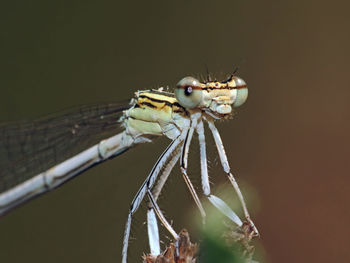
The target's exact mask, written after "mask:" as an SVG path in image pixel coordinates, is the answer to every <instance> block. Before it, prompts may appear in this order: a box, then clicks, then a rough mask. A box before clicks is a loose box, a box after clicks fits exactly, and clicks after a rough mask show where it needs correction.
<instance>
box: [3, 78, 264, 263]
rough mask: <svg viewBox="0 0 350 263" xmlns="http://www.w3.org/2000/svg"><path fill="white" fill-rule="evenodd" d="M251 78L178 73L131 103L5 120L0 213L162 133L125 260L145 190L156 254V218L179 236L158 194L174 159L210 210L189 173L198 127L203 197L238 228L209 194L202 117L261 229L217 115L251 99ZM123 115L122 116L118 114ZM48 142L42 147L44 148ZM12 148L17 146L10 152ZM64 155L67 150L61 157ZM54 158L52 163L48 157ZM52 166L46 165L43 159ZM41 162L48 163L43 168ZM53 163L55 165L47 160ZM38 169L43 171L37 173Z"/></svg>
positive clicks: (137, 197) (221, 116)
mask: <svg viewBox="0 0 350 263" xmlns="http://www.w3.org/2000/svg"><path fill="white" fill-rule="evenodd" d="M247 96H248V89H247V85H246V83H245V82H244V81H243V80H242V79H241V78H239V77H237V76H234V75H231V76H230V77H229V78H228V79H227V80H225V81H221V82H220V81H210V80H208V81H206V82H200V81H199V80H197V79H196V78H193V77H185V78H183V79H181V80H180V81H179V82H178V83H177V85H176V88H175V92H174V93H170V92H168V91H164V90H163V89H162V88H160V89H157V90H154V89H152V90H144V91H137V92H135V96H134V98H133V99H131V101H130V103H129V104H128V105H127V106H121V105H119V104H106V105H97V106H87V107H83V108H80V109H79V111H76V112H75V113H69V114H66V115H62V116H60V117H52V118H48V119H44V120H39V121H34V122H24V123H20V124H8V125H2V126H0V157H1V160H0V168H1V169H0V215H1V214H5V213H7V212H8V211H10V210H11V209H13V208H15V207H16V206H18V205H20V204H22V203H24V202H25V201H28V200H30V199H32V198H34V197H36V196H38V195H40V194H42V193H45V192H47V191H50V190H52V189H54V188H56V187H58V186H60V185H61V184H63V183H64V182H66V181H68V180H70V179H72V178H73V177H75V176H77V175H78V174H80V173H82V172H84V171H85V170H87V169H89V168H91V167H92V166H94V165H96V164H98V163H101V162H103V161H105V160H108V159H110V158H112V157H115V156H118V155H120V154H121V153H123V152H125V151H126V150H128V149H130V148H132V147H133V146H135V145H137V144H141V143H146V142H151V141H152V140H153V139H154V138H156V137H159V136H163V135H165V136H166V137H168V138H169V139H170V140H171V143H170V144H169V146H168V147H167V148H166V149H165V151H164V152H163V153H162V154H161V156H160V157H159V158H158V160H157V162H156V163H155V165H154V167H153V169H152V171H151V172H150V174H149V175H148V176H147V178H146V179H145V181H144V183H143V184H142V186H141V187H140V189H139V190H138V192H137V194H136V195H135V197H134V200H133V201H132V203H131V207H130V211H129V214H128V218H127V223H126V226H125V233H124V239H123V249H122V262H123V263H126V262H127V250H128V242H129V235H130V227H131V221H132V217H133V215H134V213H135V212H136V211H137V209H138V208H139V206H140V204H141V202H142V200H143V199H144V197H145V196H146V195H147V196H148V198H149V201H150V206H149V209H148V211H147V225H148V235H149V243H150V250H151V254H154V255H157V254H160V246H159V234H158V223H157V217H158V219H159V220H160V221H161V222H162V224H163V225H164V226H165V227H166V228H167V230H168V231H169V232H170V233H171V234H172V235H173V237H174V238H175V239H177V238H178V236H177V234H176V232H175V231H174V230H173V228H172V227H171V225H170V224H169V223H168V222H167V220H166V219H165V217H164V215H163V214H162V212H161V210H160V208H159V207H158V204H157V199H158V196H159V194H160V192H161V190H162V187H163V185H164V183H165V182H166V180H167V178H168V176H169V174H170V172H171V171H172V169H173V167H174V165H175V164H176V163H177V162H178V161H179V163H180V167H181V172H182V175H183V178H184V180H185V182H186V185H187V187H188V189H189V191H190V192H191V195H192V197H193V199H194V201H195V203H196V205H197V207H198V209H199V210H200V213H201V215H202V217H203V218H205V216H206V214H205V211H204V209H203V206H202V204H201V201H200V199H199V197H198V195H197V193H196V191H195V188H194V187H193V185H192V183H191V181H190V178H189V177H188V174H187V166H188V153H189V147H190V144H191V140H192V137H193V134H194V133H195V132H196V133H197V134H198V139H199V147H200V167H201V183H202V191H203V194H204V196H206V197H207V198H208V200H209V201H210V202H211V203H212V204H213V205H214V206H215V207H216V208H217V209H218V210H219V211H220V212H221V213H223V214H224V215H226V216H227V217H228V218H229V219H230V220H231V221H232V222H234V223H235V224H237V225H238V226H241V225H242V221H241V219H240V218H239V217H238V216H237V215H236V213H235V212H234V211H233V210H232V209H231V208H229V206H228V205H227V204H226V203H225V202H224V201H223V200H222V199H220V198H219V197H217V196H215V195H213V194H211V190H210V185H209V177H208V168H207V157H206V144H205V135H204V123H207V124H208V126H209V129H210V131H211V133H212V135H213V138H214V141H215V145H216V148H217V151H218V155H219V157H220V161H221V165H222V167H223V170H224V172H225V174H226V176H227V178H228V179H229V181H230V182H231V184H232V186H233V187H234V189H235V191H236V193H237V195H238V198H239V200H240V203H241V205H242V208H243V211H244V215H245V218H246V221H248V222H249V224H250V225H251V226H252V228H253V229H254V231H255V233H256V234H257V233H258V231H257V229H256V227H255V226H254V224H253V222H252V221H251V219H250V216H249V213H248V209H247V207H246V204H245V201H244V198H243V195H242V193H241V191H240V189H239V186H238V184H237V182H236V180H235V178H234V176H233V175H232V173H231V169H230V166H229V163H228V160H227V156H226V153H225V150H224V146H223V143H222V140H221V137H220V134H219V132H218V130H217V128H216V127H215V124H214V122H215V120H218V119H229V118H230V117H231V116H232V114H233V112H234V110H235V108H237V107H239V106H241V105H242V104H243V103H244V102H245V101H246V99H247ZM120 115H121V116H120ZM120 123H121V126H122V128H123V131H122V132H120V133H117V134H116V135H115V133H114V135H113V136H111V137H109V138H107V139H104V140H101V141H99V142H98V143H97V144H95V145H93V146H91V147H89V148H88V149H86V150H84V151H81V152H79V153H77V154H75V155H74V156H70V157H67V158H66V157H65V156H64V153H66V152H67V147H66V146H65V145H64V141H65V140H67V138H68V140H69V141H70V144H73V146H74V145H82V144H83V143H85V144H86V142H87V141H89V137H90V136H91V134H92V133H91V131H93V133H94V134H95V135H96V134H100V135H106V134H107V131H110V132H115V130H114V129H115V128H116V126H117V125H120ZM41 144H43V146H41ZM13 149H15V150H13ZM61 154H62V156H61ZM51 159H54V160H55V161H54V162H51ZM43 160H45V161H46V162H47V163H46V164H45V165H46V166H48V165H49V166H48V167H41V165H36V163H39V162H40V163H42V162H43ZM45 165H44V166H45ZM50 165H51V166H50ZM39 169H42V170H40V172H38V173H36V171H37V170H38V171H39Z"/></svg>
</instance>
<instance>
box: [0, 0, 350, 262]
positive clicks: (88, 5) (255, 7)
mask: <svg viewBox="0 0 350 263" xmlns="http://www.w3.org/2000/svg"><path fill="white" fill-rule="evenodd" d="M349 8H350V6H349V4H348V2H346V1H343V2H342V1H332V2H329V1H301V0H297V1H239V0H236V1H128V2H127V1H104V0H102V1H98V2H97V1H39V0H34V1H7V2H6V3H2V5H1V9H0V21H1V22H0V38H1V39H0V70H1V71H0V91H1V93H0V94H1V95H0V120H1V122H6V121H15V120H22V119H35V118H38V117H41V116H43V115H45V114H48V113H51V112H56V111H59V110H62V109H66V108H69V107H72V106H75V105H81V104H89V103H96V102H104V101H111V100H116V101H120V100H124V99H129V98H131V97H132V96H133V93H134V91H136V90H142V89H149V88H157V87H159V86H167V85H168V86H169V87H170V88H173V87H174V86H175V84H176V83H177V81H178V80H179V79H180V78H182V77H184V76H187V75H194V76H201V75H204V76H205V75H206V68H208V69H209V71H210V72H211V73H213V74H212V75H213V76H216V74H217V75H218V76H222V75H224V76H225V74H228V75H229V74H230V73H231V72H233V70H234V69H235V68H236V67H239V71H238V73H237V75H239V76H241V77H242V78H243V79H244V80H245V81H246V82H247V84H248V87H249V98H248V101H247V102H246V104H245V105H244V106H242V107H241V108H240V110H239V112H238V114H237V115H236V116H235V117H234V119H232V120H230V121H226V122H220V123H219V124H218V128H219V130H220V131H221V135H222V139H223V141H224V144H225V146H226V151H227V154H228V157H229V161H230V164H231V166H232V168H233V170H234V171H235V173H236V175H237V178H238V180H239V183H240V185H241V186H242V190H243V192H244V193H246V195H247V199H248V206H249V208H250V211H251V213H252V217H253V219H254V221H255V223H256V225H257V226H258V228H259V230H260V234H261V239H260V240H259V241H258V243H259V247H260V248H259V255H258V259H260V260H261V261H263V262H318V263H320V262H350V251H349V246H350V238H349V235H350V228H349V226H348V224H349V222H350V213H349V201H350V197H349V190H350V187H349V184H350V177H349V170H350V162H349V160H348V158H349V154H350V150H349V149H350V148H349V146H350V145H349V132H350V124H349V117H350V107H349V99H350V85H349V77H348V76H349V59H350V48H349V47H350V30H349V25H350V19H349V12H348V11H349ZM167 143H169V141H168V140H167V139H166V138H162V139H158V140H157V141H156V142H155V143H153V144H148V145H142V146H139V147H138V148H137V150H131V151H129V152H127V153H126V154H124V155H122V156H120V157H118V158H116V159H114V160H111V161H108V162H106V163H104V164H102V165H99V166H97V167H95V168H93V169H90V170H89V171H87V172H86V173H84V174H82V175H80V176H79V177H78V178H76V179H74V180H73V181H71V182H69V183H68V184H66V185H64V186H63V187H61V188H59V189H57V190H55V191H53V192H51V193H49V194H46V195H44V196H41V197H40V198H37V199H35V200H33V201H31V202H29V203H27V204H26V205H24V206H22V207H20V208H18V209H16V210H15V211H13V212H11V213H10V214H8V215H6V216H4V217H2V218H1V219H0V260H1V262H6V263H7V262H9V263H12V262H23V261H25V262H63V261H64V262H118V261H119V260H120V258H121V247H122V235H123V231H124V224H125V222H126V218H127V213H128V209H129V207H130V202H131V201H132V199H133V196H134V194H135V193H136V192H137V190H138V187H139V186H140V185H141V184H142V182H143V180H144V178H145V177H146V176H147V174H148V172H149V171H150V170H151V168H152V166H153V164H154V163H155V161H156V159H157V157H158V156H159V155H160V153H161V152H162V151H163V149H164V148H165V147H166V145H167ZM208 144H209V145H208V148H209V150H208V151H211V152H214V150H215V149H214V148H213V143H212V141H210V139H209V141H208ZM210 156H211V157H212V158H211V159H212V162H211V165H210V166H211V175H212V177H211V181H212V182H213V183H215V184H214V185H213V190H214V192H217V191H218V190H215V189H220V185H222V184H224V185H225V184H226V185H227V182H226V180H225V176H224V174H223V173H221V172H219V171H221V170H220V169H219V168H220V167H219V166H217V163H218V159H217V156H216V155H215V154H211V155H210ZM197 157H198V149H197V147H192V148H191V156H190V162H191V166H190V169H191V170H190V175H191V178H193V180H194V183H195V184H196V186H197V187H198V189H199V191H200V189H201V188H200V185H199V182H200V180H199V162H198V158H197ZM214 171H215V173H214ZM215 186H217V188H216V187H215ZM165 190H166V195H165V194H164V195H163V196H162V198H161V206H162V208H163V209H164V211H165V213H166V215H167V217H168V218H169V220H174V227H175V229H176V230H177V231H180V229H181V228H183V227H185V228H187V229H189V230H190V233H191V230H193V229H194V227H193V222H192V221H191V220H189V217H191V215H192V214H193V213H192V211H194V210H195V209H196V208H195V205H194V204H193V202H192V200H191V197H190V194H189V193H188V192H187V190H186V188H185V184H184V182H183V181H182V179H181V176H180V173H179V169H178V168H176V169H175V171H174V173H173V174H172V177H171V178H170V180H169V183H168V184H167V186H166V188H165ZM232 191H233V190H232ZM145 213H146V209H145V206H143V207H142V208H141V209H140V210H139V211H138V212H137V214H136V216H135V220H134V221H133V227H132V240H131V243H130V247H129V252H130V253H129V262H141V256H142V254H143V252H148V246H147V237H146V226H145V224H144V223H145ZM193 231H194V232H193V233H194V234H193V235H194V237H193V238H194V241H195V237H196V234H195V230H193ZM163 241H164V242H166V243H167V242H168V241H169V240H167V239H166V237H163Z"/></svg>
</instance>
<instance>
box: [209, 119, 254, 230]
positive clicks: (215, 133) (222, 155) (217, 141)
mask: <svg viewBox="0 0 350 263" xmlns="http://www.w3.org/2000/svg"><path fill="white" fill-rule="evenodd" d="M207 122H208V124H209V128H210V130H211V132H212V134H213V137H214V141H215V144H216V148H217V150H218V153H219V157H220V161H221V165H222V167H223V169H224V171H225V173H226V175H227V177H228V179H229V180H230V182H231V184H232V185H233V188H234V189H235V191H236V193H237V195H238V198H239V201H240V203H241V205H242V208H243V212H244V215H245V217H246V220H247V221H248V222H249V224H250V225H251V226H252V228H253V229H254V232H255V233H256V234H257V235H258V234H259V232H258V230H257V228H256V227H255V225H254V223H253V221H252V220H251V219H250V215H249V212H248V209H247V206H246V204H245V201H244V198H243V195H242V192H241V190H240V189H239V186H238V184H237V181H236V179H235V178H234V176H233V175H232V173H231V168H230V165H229V163H228V161H227V156H226V153H225V149H224V145H223V143H222V140H221V137H220V134H219V131H218V130H217V129H216V127H215V125H214V123H213V122H212V121H210V120H207Z"/></svg>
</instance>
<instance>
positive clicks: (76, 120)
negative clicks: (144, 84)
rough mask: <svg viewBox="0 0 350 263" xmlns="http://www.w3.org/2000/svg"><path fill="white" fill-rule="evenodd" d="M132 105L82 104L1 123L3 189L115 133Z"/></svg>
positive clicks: (0, 190) (0, 143)
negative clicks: (68, 108)
mask: <svg viewBox="0 0 350 263" xmlns="http://www.w3.org/2000/svg"><path fill="white" fill-rule="evenodd" d="M129 107H130V105H128V104H127V103H105V104H100V105H89V106H81V107H79V108H75V109H71V110H68V111H65V112H61V113H58V114H55V115H52V116H47V117H45V118H42V119H39V120H35V121H21V122H15V123H6V124H0V193H1V192H4V191H6V190H8V189H10V188H12V187H14V186H16V185H17V184H19V183H22V182H23V181H25V180H28V179H30V178H31V177H33V176H35V175H37V174H39V173H41V172H43V171H45V170H47V169H49V168H51V167H52V166H54V165H56V164H58V163H60V162H62V161H64V160H66V159H68V158H70V157H72V156H74V155H76V154H77V153H79V152H81V151H82V150H84V149H86V148H88V147H89V146H92V145H94V144H96V143H98V142H99V141H100V140H102V139H104V138H107V137H109V136H112V135H114V134H116V133H117V132H118V129H120V123H119V122H118V120H119V118H120V116H121V114H122V111H123V110H126V109H128V108H129Z"/></svg>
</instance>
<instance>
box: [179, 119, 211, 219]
mask: <svg viewBox="0 0 350 263" xmlns="http://www.w3.org/2000/svg"><path fill="white" fill-rule="evenodd" d="M197 122H198V118H193V119H192V124H191V128H190V129H189V130H188V132H187V136H186V139H185V142H184V144H183V146H182V153H181V159H180V166H181V172H182V176H183V178H184V180H185V182H186V185H187V187H188V189H189V191H190V193H191V195H192V197H193V199H194V201H195V203H196V205H197V207H198V208H199V211H200V213H201V216H202V219H203V223H204V222H205V217H206V214H205V211H204V208H203V205H202V203H201V201H200V200H199V197H198V195H197V193H196V190H195V189H194V187H193V184H192V183H191V181H190V178H189V177H188V175H187V160H188V152H189V146H190V144H191V140H192V136H193V132H194V128H195V127H196V126H197Z"/></svg>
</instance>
